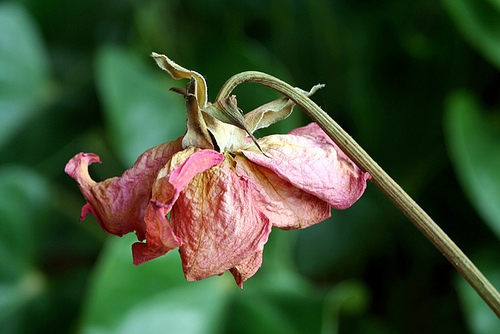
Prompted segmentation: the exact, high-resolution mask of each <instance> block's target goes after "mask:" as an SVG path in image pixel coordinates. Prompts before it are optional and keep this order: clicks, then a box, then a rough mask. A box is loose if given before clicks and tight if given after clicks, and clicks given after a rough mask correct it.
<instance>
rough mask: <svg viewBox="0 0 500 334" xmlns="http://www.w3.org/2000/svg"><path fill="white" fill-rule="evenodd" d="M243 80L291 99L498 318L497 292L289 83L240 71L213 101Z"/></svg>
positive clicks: (358, 148)
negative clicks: (421, 234) (370, 179)
mask: <svg viewBox="0 0 500 334" xmlns="http://www.w3.org/2000/svg"><path fill="white" fill-rule="evenodd" d="M243 82H254V83H258V84H261V85H264V86H267V87H269V88H272V89H274V90H276V91H278V92H280V93H281V94H283V95H285V96H287V97H288V98H289V99H290V100H292V101H294V102H295V103H296V104H297V105H298V106H299V107H300V108H301V109H302V110H303V111H304V112H305V113H306V114H307V115H309V117H311V119H313V120H314V121H315V122H316V123H317V124H318V125H319V126H320V127H321V128H322V129H323V130H324V131H325V132H326V133H327V134H328V136H330V138H332V140H333V141H334V142H335V143H336V144H337V145H338V146H339V147H340V148H341V149H342V151H344V152H345V154H347V155H348V156H349V157H350V158H351V159H352V161H354V162H355V163H356V164H357V165H358V166H359V167H360V168H361V169H362V170H364V171H366V172H368V173H370V175H371V176H372V181H373V183H374V184H375V185H376V186H377V187H378V188H379V189H380V190H381V191H382V192H383V193H384V194H385V195H386V196H387V197H388V198H389V199H390V200H391V201H392V202H393V203H394V204H395V205H396V206H397V207H398V208H399V210H401V211H402V212H403V213H404V214H405V215H406V217H408V219H409V220H410V221H411V222H413V224H414V225H415V226H416V227H417V228H418V229H419V230H420V232H422V233H423V234H424V236H425V237H426V238H427V239H429V241H430V242H431V243H432V244H433V245H434V246H435V247H436V248H437V249H438V250H439V251H440V252H441V253H442V254H443V255H444V256H445V257H446V258H447V259H448V261H450V263H451V264H452V265H453V266H454V267H455V268H456V270H457V271H458V272H459V273H460V274H461V275H462V276H463V277H464V278H465V279H466V280H467V282H469V284H470V285H471V286H472V287H473V288H474V289H475V290H476V292H477V293H478V294H479V295H480V296H481V298H483V300H484V301H485V302H486V303H487V304H488V305H489V306H490V307H491V309H492V310H493V312H495V314H496V315H497V316H498V317H500V294H499V293H498V291H497V290H496V289H495V288H494V287H493V286H492V285H491V283H490V282H489V281H488V280H487V279H486V278H485V277H484V275H483V274H482V273H481V271H479V269H477V267H476V266H475V265H474V263H472V261H471V260H470V259H469V258H468V257H467V256H466V255H465V254H464V253H463V252H462V251H461V250H460V248H458V246H457V245H456V244H455V243H454V242H453V241H452V240H451V239H450V238H449V237H448V235H446V233H444V231H443V230H442V229H441V228H440V227H439V226H438V225H437V224H436V223H435V222H434V221H433V220H432V219H431V218H430V217H429V215H427V213H426V212H425V211H424V210H422V208H421V207H420V206H419V205H418V204H417V203H416V202H415V201H414V200H413V199H412V198H411V197H410V196H409V195H408V194H407V193H406V192H405V191H404V190H403V189H402V188H401V187H400V186H399V185H398V184H397V183H396V182H395V181H394V180H393V179H392V178H391V177H390V176H389V175H388V174H387V173H386V172H385V171H384V170H383V169H382V168H381V167H380V166H379V165H378V164H377V163H376V162H375V161H374V160H373V159H372V158H371V157H370V156H369V155H368V154H367V153H366V152H365V151H364V150H363V148H361V146H359V145H358V143H356V141H354V139H352V137H351V136H349V134H348V133H347V132H345V131H344V130H343V129H342V128H341V127H340V126H339V125H338V124H337V123H336V122H335V121H334V120H333V119H332V118H331V117H330V116H328V114H327V113H326V112H324V111H323V110H322V109H321V108H320V107H319V106H318V105H317V104H316V103H314V102H313V101H312V100H311V99H309V98H308V97H307V96H306V95H304V94H302V93H300V92H299V91H297V90H296V89H294V88H293V87H292V86H290V85H289V84H287V83H285V82H283V81H281V80H279V79H277V78H275V77H273V76H271V75H268V74H265V73H261V72H254V71H249V72H243V73H240V74H237V75H235V76H233V77H231V78H230V79H229V80H228V81H227V82H226V83H225V84H224V86H223V87H222V88H221V90H220V92H219V94H218V95H217V98H216V101H218V100H220V99H224V98H227V97H228V96H229V95H230V94H231V92H232V91H233V89H234V88H235V87H236V86H238V85H239V84H241V83H243Z"/></svg>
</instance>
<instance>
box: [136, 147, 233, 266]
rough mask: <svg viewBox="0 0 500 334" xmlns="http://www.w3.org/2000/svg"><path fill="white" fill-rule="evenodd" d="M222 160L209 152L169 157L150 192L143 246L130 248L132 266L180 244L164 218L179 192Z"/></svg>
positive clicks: (189, 152)
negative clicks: (132, 259) (132, 258)
mask: <svg viewBox="0 0 500 334" xmlns="http://www.w3.org/2000/svg"><path fill="white" fill-rule="evenodd" d="M223 160H224V156H223V155H222V154H220V153H217V152H215V151H212V150H200V149H197V148H194V147H190V148H188V149H186V150H183V151H181V152H178V153H176V154H174V155H173V156H172V159H171V160H170V161H169V162H168V163H167V164H166V165H165V167H164V168H162V169H161V170H160V172H159V173H158V177H157V179H156V181H155V183H154V185H153V188H152V199H151V203H149V205H148V207H147V210H146V216H145V217H144V221H145V223H146V242H145V243H140V242H137V243H135V244H134V245H133V248H132V251H133V257H134V264H136V265H138V264H141V263H143V262H146V261H149V260H152V259H154V258H156V257H158V256H162V255H164V254H166V253H167V252H168V251H170V250H171V249H174V248H176V247H178V246H180V245H181V244H182V237H179V236H178V235H176V234H174V231H173V230H172V228H171V225H170V223H169V222H168V220H167V218H166V216H167V214H168V213H169V212H170V210H171V209H172V206H174V204H175V203H176V201H177V199H178V198H179V195H180V194H181V192H182V191H183V190H184V189H185V188H186V186H188V184H189V183H190V182H191V180H192V179H193V178H194V177H195V176H196V175H198V174H199V173H202V172H204V171H205V170H207V169H210V168H212V167H213V166H216V165H218V164H220V163H221V162H222V161H223Z"/></svg>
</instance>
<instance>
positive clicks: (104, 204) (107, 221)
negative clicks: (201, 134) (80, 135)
mask: <svg viewBox="0 0 500 334" xmlns="http://www.w3.org/2000/svg"><path fill="white" fill-rule="evenodd" d="M181 149H182V147H181V140H180V139H178V140H176V141H173V142H168V143H164V144H161V145H159V146H156V147H153V148H152V149H150V150H148V151H146V152H144V153H143V154H142V155H141V156H140V157H139V158H138V159H137V161H136V162H135V164H134V165H133V166H132V167H131V168H130V169H128V170H127V171H125V173H123V175H122V176H121V177H113V178H109V179H107V180H104V181H102V182H99V183H96V182H95V181H94V180H92V178H91V177H90V175H89V172H88V166H89V165H90V164H92V163H94V162H99V157H98V156H97V155H95V154H93V153H79V154H77V155H76V156H75V157H73V158H72V159H71V160H70V161H69V162H68V164H67V165H66V168H65V172H66V173H67V174H68V175H69V176H71V177H72V178H73V179H75V180H76V181H77V182H78V185H79V187H80V190H81V192H82V194H83V196H84V197H85V199H86V200H87V204H85V205H84V207H83V208H82V216H81V218H82V219H83V218H84V217H85V215H86V214H87V213H88V212H91V213H93V214H94V216H95V217H96V219H97V221H98V222H99V224H100V225H101V227H102V229H103V230H104V231H106V232H108V233H110V234H114V235H118V236H122V235H124V234H127V233H129V232H132V231H136V233H137V237H138V238H139V239H144V236H145V232H146V231H145V225H144V222H143V217H144V212H145V210H146V206H147V204H148V203H149V199H150V198H151V186H152V183H153V181H154V180H155V178H156V174H157V173H158V171H159V170H160V169H161V168H162V167H163V166H164V165H165V163H166V162H167V161H168V160H169V159H170V157H171V156H172V154H174V153H175V152H177V151H179V150H181Z"/></svg>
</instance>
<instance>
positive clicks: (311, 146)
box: [243, 123, 370, 209]
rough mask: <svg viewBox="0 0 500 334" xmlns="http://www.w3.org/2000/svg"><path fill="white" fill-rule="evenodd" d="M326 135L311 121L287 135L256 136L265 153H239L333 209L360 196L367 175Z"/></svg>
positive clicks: (345, 205) (349, 204)
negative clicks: (258, 137)
mask: <svg viewBox="0 0 500 334" xmlns="http://www.w3.org/2000/svg"><path fill="white" fill-rule="evenodd" d="M327 138H328V137H327V136H326V135H325V134H324V132H323V131H322V130H321V129H320V128H319V126H318V125H317V124H315V123H312V124H310V125H308V126H306V127H304V128H300V129H297V130H296V131H295V132H292V133H291V134H288V135H271V136H267V137H264V138H261V139H259V144H260V145H261V147H262V150H263V151H264V152H265V153H266V155H269V157H266V156H264V155H263V154H261V153H258V152H255V151H250V150H245V151H243V153H244V154H245V156H246V157H247V158H248V159H249V160H250V161H252V162H254V163H256V164H258V165H260V166H263V167H266V168H269V169H270V170H272V171H273V172H274V173H276V174H277V175H278V176H279V177H280V178H282V179H284V180H286V181H288V182H290V183H291V184H293V185H294V186H295V187H297V188H299V189H302V190H304V191H305V192H307V193H309V194H311V195H314V196H316V197H318V198H319V199H321V200H323V201H325V202H327V203H328V204H329V205H331V206H332V207H334V208H336V209H346V208H348V207H350V206H351V205H352V204H354V202H356V201H357V200H358V199H359V198H360V197H361V195H362V194H363V192H364V190H365V188H366V180H368V179H369V178H370V175H369V174H368V173H365V172H363V171H361V170H360V169H359V168H358V167H357V166H356V165H355V164H354V163H353V162H352V161H351V160H350V159H349V158H348V157H347V156H346V155H345V154H344V153H342V152H341V151H340V150H339V149H338V148H337V147H336V145H334V143H333V141H331V139H330V140H327ZM328 139H329V138H328Z"/></svg>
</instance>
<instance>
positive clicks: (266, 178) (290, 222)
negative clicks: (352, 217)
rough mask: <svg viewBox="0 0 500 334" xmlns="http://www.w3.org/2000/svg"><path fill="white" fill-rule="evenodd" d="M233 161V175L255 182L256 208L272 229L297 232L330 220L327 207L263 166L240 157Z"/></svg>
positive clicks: (319, 200)
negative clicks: (239, 175)
mask: <svg viewBox="0 0 500 334" xmlns="http://www.w3.org/2000/svg"><path fill="white" fill-rule="evenodd" d="M235 159H236V162H237V165H236V166H237V168H236V171H237V173H238V174H245V175H247V176H248V178H249V179H250V180H252V181H253V182H255V189H257V193H256V194H255V197H256V198H259V209H260V210H262V212H263V213H264V214H265V215H266V216H267V217H268V218H269V220H270V221H271V222H272V224H273V227H278V228H281V229H286V230H288V229H300V228H305V227H308V226H311V225H313V224H316V223H319V222H321V221H323V220H325V219H327V218H328V217H330V215H331V209H330V205H328V203H326V202H325V201H323V200H321V199H319V198H317V197H316V196H314V195H311V194H309V193H307V192H305V191H303V190H301V189H298V188H297V187H295V186H294V185H292V184H291V183H290V182H288V181H286V180H285V179H283V178H281V177H279V176H278V175H277V174H276V173H274V172H273V171H272V170H271V169H269V168H267V167H262V166H259V165H257V164H255V163H253V162H251V161H249V160H247V159H245V158H243V157H241V156H236V158H235Z"/></svg>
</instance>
